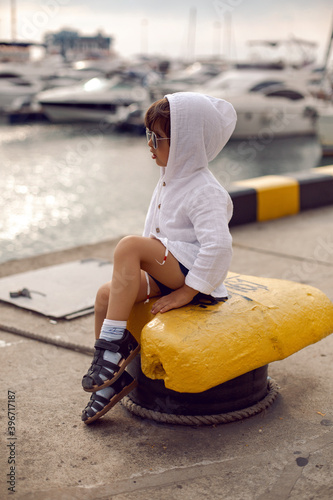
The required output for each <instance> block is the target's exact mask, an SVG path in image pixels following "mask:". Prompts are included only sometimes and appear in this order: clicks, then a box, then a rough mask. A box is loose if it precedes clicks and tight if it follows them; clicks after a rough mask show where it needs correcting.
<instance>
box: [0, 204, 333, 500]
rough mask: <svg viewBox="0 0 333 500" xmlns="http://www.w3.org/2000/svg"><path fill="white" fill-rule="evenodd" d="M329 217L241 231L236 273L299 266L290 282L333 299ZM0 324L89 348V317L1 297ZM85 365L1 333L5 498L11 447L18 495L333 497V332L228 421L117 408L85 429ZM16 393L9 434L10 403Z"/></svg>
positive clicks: (269, 273)
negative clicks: (185, 422) (51, 313)
mask: <svg viewBox="0 0 333 500" xmlns="http://www.w3.org/2000/svg"><path fill="white" fill-rule="evenodd" d="M331 221H333V207H331V208H329V207H328V208H323V209H317V210H314V211H309V212H302V213H300V214H298V215H295V216H292V217H288V218H285V219H279V220H276V221H270V222H265V223H254V224H251V225H247V226H238V227H235V228H233V229H232V234H233V239H234V258H233V262H232V266H231V270H232V271H233V272H240V273H242V274H249V275H251V274H252V275H257V276H265V277H273V278H279V279H281V278H283V279H292V278H291V277H290V278H288V277H287V276H288V273H290V272H291V271H290V270H292V272H293V273H294V274H295V278H296V279H295V281H299V282H305V283H309V284H311V285H313V286H316V287H317V288H320V289H321V290H323V291H324V292H325V293H326V294H327V295H328V296H329V297H330V298H331V300H333V258H332V254H333V249H332V246H331V242H332V240H333V234H332V222H331ZM322 240H323V241H324V242H325V244H322V243H321V241H322ZM115 243H116V242H115V241H110V242H103V243H101V244H97V245H90V246H85V247H80V248H76V249H72V250H70V251H65V252H57V253H53V254H48V255H43V256H40V257H35V258H31V259H22V260H19V261H11V262H8V263H6V264H3V265H2V266H0V275H3V276H4V275H10V274H13V273H16V272H22V271H25V270H29V269H38V268H40V267H43V266H45V265H52V264H55V263H60V262H66V261H70V260H76V259H80V258H86V257H98V258H105V259H107V258H110V256H111V257H112V252H113V249H114V246H115ZM319 247H320V251H319V250H316V249H317V248H319ZM293 266H298V267H297V269H298V270H299V271H298V273H296V272H295V271H294V268H293ZM311 266H312V267H311ZM0 323H1V324H2V325H3V326H6V325H7V326H8V327H13V328H17V329H22V330H24V331H28V332H31V333H37V334H39V335H40V336H44V337H45V338H46V339H47V338H48V337H49V338H51V337H52V338H54V339H60V340H64V341H65V340H68V341H71V342H73V343H82V344H84V345H86V346H87V348H89V347H91V346H92V343H93V332H92V330H93V317H92V315H90V316H86V317H82V318H78V319H75V320H71V321H67V322H66V321H59V322H57V323H56V324H53V323H50V321H49V320H48V319H47V318H45V317H42V316H39V315H37V314H35V313H29V312H28V311H23V310H22V311H21V310H19V309H17V308H15V307H14V306H11V305H7V304H0ZM89 363H90V357H89V356H87V355H86V354H83V353H79V352H75V351H73V350H71V349H64V348H62V347H57V346H55V345H50V344H48V343H46V342H39V341H36V340H32V339H31V338H27V337H24V336H22V335H18V334H13V333H9V332H8V331H4V330H2V331H0V373H1V380H2V386H3V390H2V391H1V396H0V400H1V408H2V409H3V411H2V412H1V417H2V418H1V420H0V423H1V454H0V470H1V477H0V497H1V498H6V497H7V495H10V491H8V487H10V483H7V481H8V480H9V479H10V476H7V474H10V472H12V471H11V470H10V464H9V463H8V459H10V458H13V454H12V456H11V452H12V453H14V459H15V474H14V476H15V477H14V476H13V477H14V479H13V480H14V483H15V486H14V487H15V497H16V498H19V499H37V500H38V499H43V500H44V499H50V500H52V499H56V500H58V499H61V500H62V499H64V500H65V499H76V498H77V499H83V500H84V499H89V500H97V499H112V500H132V499H135V500H141V499H142V500H143V499H145V500H147V499H149V500H150V499H151V500H155V499H156V500H164V499H165V500H166V499H168V500H170V499H172V500H173V499H175V500H178V499H181V500H183V499H191V500H196V499H201V498H212V499H222V500H224V499H225V500H230V498H234V499H236V500H238V499H239V500H253V499H255V500H266V499H268V500H270V499H272V500H280V499H281V500H287V499H292V500H296V499H297V500H299V499H300V500H309V499H311V498H313V499H317V498H318V499H319V498H320V500H329V499H331V498H332V497H333V480H332V477H333V474H332V472H333V471H332V463H333V460H332V458H333V432H332V430H333V390H332V389H333V387H332V386H333V382H332V381H333V335H331V336H329V337H327V338H325V339H323V340H322V341H320V342H318V343H317V344H315V345H312V346H309V347H307V348H305V349H303V350H302V351H300V352H298V353H296V354H294V355H292V356H291V357H289V358H287V359H285V360H283V361H278V362H275V363H271V364H270V366H269V375H270V376H271V377H272V378H273V379H274V380H276V381H277V382H278V384H279V386H280V389H279V395H278V397H277V400H276V401H275V402H274V404H273V405H272V406H271V407H270V408H269V409H268V410H266V411H265V412H263V413H260V414H259V415H257V416H255V417H251V418H248V419H246V420H242V421H238V422H234V423H229V424H223V425H214V426H204V427H194V426H179V425H166V424H158V423H156V422H152V421H150V420H147V419H141V418H137V417H135V416H133V415H132V414H131V413H129V412H128V411H127V410H126V409H125V408H124V407H123V406H122V405H121V404H118V405H117V406H116V407H115V408H114V409H113V410H112V411H110V412H109V413H108V414H107V415H105V417H104V418H102V419H100V420H99V421H97V422H96V423H95V424H94V425H91V426H86V425H84V424H83V423H82V422H81V420H80V415H81V411H82V409H83V408H84V406H85V405H86V403H87V401H88V399H89V395H86V393H84V392H83V391H82V390H81V386H80V384H81V377H82V374H83V373H84V372H85V371H86V369H87V367H88V365H89ZM8 391H11V392H8ZM9 396H10V397H11V398H12V399H8V397H9ZM13 397H15V399H13ZM13 401H14V407H15V408H14V410H13V411H12V413H11V414H14V417H15V418H14V423H15V433H14V435H12V436H10V435H9V433H8V421H9V414H8V402H10V403H11V405H13ZM11 408H13V406H11ZM8 445H9V446H8ZM15 497H14V498H15Z"/></svg>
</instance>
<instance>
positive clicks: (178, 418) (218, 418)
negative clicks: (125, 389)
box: [121, 378, 279, 426]
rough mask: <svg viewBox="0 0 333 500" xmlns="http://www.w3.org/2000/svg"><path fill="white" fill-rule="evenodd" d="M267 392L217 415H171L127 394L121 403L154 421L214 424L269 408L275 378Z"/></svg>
mask: <svg viewBox="0 0 333 500" xmlns="http://www.w3.org/2000/svg"><path fill="white" fill-rule="evenodd" d="M267 389H268V392H267V394H266V396H265V397H264V398H263V399H262V400H261V401H259V402H258V403H256V404H255V405H252V406H249V407H248V408H244V409H243V410H238V411H232V412H229V413H220V414H217V415H173V414H169V413H162V412H158V411H154V410H149V409H147V408H143V407H142V406H140V405H138V404H136V403H134V402H133V401H132V400H131V398H130V397H129V396H125V397H124V398H123V399H122V401H121V404H122V405H123V406H124V407H125V408H126V410H128V411H129V412H131V413H133V414H134V415H136V416H137V417H141V418H148V419H150V420H154V421H155V422H160V423H165V424H176V425H196V426H201V425H216V424H227V423H230V422H236V421H237V420H243V419H244V418H249V417H253V416H254V415H257V414H258V413H261V412H262V411H264V410H266V409H267V408H269V407H270V406H271V405H272V404H273V402H274V401H275V399H276V398H277V395H278V393H279V386H278V384H277V383H276V382H275V380H273V379H271V378H268V381H267Z"/></svg>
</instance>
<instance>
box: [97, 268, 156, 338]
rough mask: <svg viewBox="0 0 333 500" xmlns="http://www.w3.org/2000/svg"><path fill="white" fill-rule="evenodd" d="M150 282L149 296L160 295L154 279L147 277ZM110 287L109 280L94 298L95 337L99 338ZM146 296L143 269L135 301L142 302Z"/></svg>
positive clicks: (145, 281) (145, 280)
mask: <svg viewBox="0 0 333 500" xmlns="http://www.w3.org/2000/svg"><path fill="white" fill-rule="evenodd" d="M149 284H150V295H149V296H150V297H157V296H158V295H160V289H159V288H158V286H157V284H156V283H155V281H154V280H153V279H152V278H151V277H149ZM110 289H111V281H108V282H107V283H105V284H104V285H102V286H101V288H100V289H99V290H98V292H97V295H96V300H95V337H96V339H99V335H100V333H101V328H102V325H103V321H104V319H105V318H106V313H107V310H108V304H109V296H110ZM146 298H147V279H146V275H145V272H144V271H141V283H140V289H139V293H138V295H137V297H136V300H135V302H143V301H144V300H146Z"/></svg>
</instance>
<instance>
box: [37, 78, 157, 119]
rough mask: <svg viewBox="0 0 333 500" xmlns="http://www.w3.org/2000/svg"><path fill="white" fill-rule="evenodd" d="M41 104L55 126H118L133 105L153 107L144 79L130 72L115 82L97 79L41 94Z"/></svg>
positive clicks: (131, 110)
mask: <svg viewBox="0 0 333 500" xmlns="http://www.w3.org/2000/svg"><path fill="white" fill-rule="evenodd" d="M37 101H38V103H39V104H40V105H41V106H42V109H43V111H44V113H45V114H46V116H47V117H48V118H49V120H51V121H52V122H75V121H90V122H96V121H100V120H105V121H107V122H109V123H118V122H119V121H120V120H124V119H125V117H126V116H127V114H128V113H129V112H133V105H134V106H135V105H138V106H141V105H144V103H146V104H147V105H149V103H150V102H151V101H150V96H149V90H148V88H147V87H145V86H144V84H143V82H142V78H141V77H138V76H137V75H135V74H133V73H132V72H126V73H122V74H119V75H115V76H113V77H112V78H110V79H109V78H105V77H95V78H92V79H90V80H88V81H86V82H84V83H80V84H78V85H72V86H69V87H63V88H55V89H50V90H46V91H44V92H40V93H39V94H38V95H37Z"/></svg>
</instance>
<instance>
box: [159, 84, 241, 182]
mask: <svg viewBox="0 0 333 500" xmlns="http://www.w3.org/2000/svg"><path fill="white" fill-rule="evenodd" d="M165 97H166V98H167V99H168V101H169V104H170V116H171V132H170V137H171V143H170V152H169V158H168V163H167V166H166V167H162V175H164V178H165V179H176V178H184V177H188V176H190V175H192V174H193V173H194V172H196V171H198V170H201V169H206V168H208V163H209V162H210V161H212V160H213V159H214V158H215V157H216V156H217V154H218V153H219V152H220V151H221V149H222V148H223V147H224V146H225V145H226V143H227V142H228V140H229V139H230V136H231V134H232V132H233V131H234V128H235V125H236V120H237V117H236V112H235V110H234V108H233V106H232V105H231V104H230V103H229V102H227V101H224V100H223V99H217V98H215V97H210V96H207V95H204V94H199V93H196V92H177V93H175V94H168V95H166V96H165Z"/></svg>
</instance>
